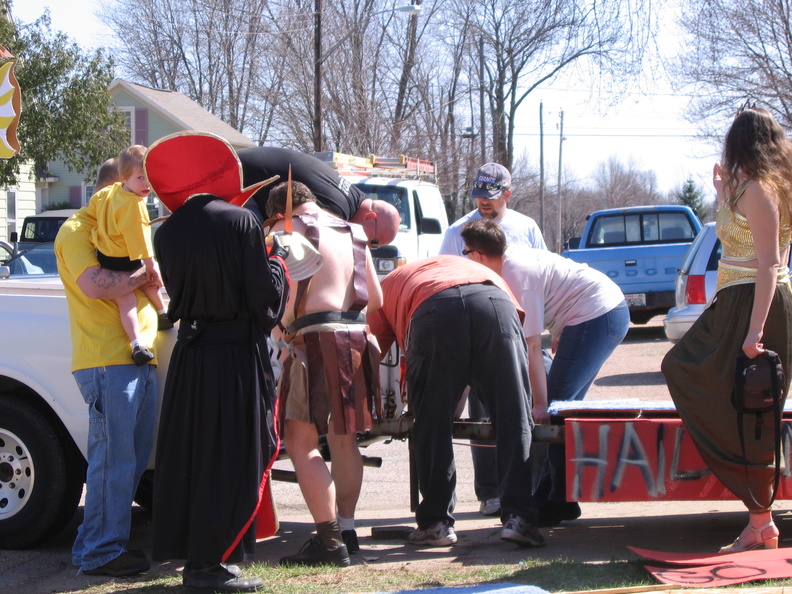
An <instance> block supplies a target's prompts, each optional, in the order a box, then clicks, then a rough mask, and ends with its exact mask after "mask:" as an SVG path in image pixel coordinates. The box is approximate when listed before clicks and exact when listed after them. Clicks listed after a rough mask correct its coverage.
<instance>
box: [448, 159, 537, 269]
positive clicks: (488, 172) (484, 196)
mask: <svg viewBox="0 0 792 594" xmlns="http://www.w3.org/2000/svg"><path fill="white" fill-rule="evenodd" d="M511 196H512V190H511V173H509V170H508V169H506V168H505V167H504V166H503V165H499V164H498V163H487V164H486V165H482V166H481V169H479V170H478V174H477V175H476V181H475V182H473V189H472V190H471V191H470V197H471V198H474V199H475V200H476V209H475V210H472V211H470V212H469V213H468V214H466V215H465V216H463V217H462V218H461V219H459V220H457V221H456V222H455V223H454V224H453V225H451V226H450V227H448V229H447V230H446V232H445V236H444V237H443V245H442V246H440V253H441V254H450V255H454V256H460V255H461V254H462V250H463V249H464V248H465V242H464V241H462V236H461V235H460V232H461V231H462V227H464V226H465V225H466V224H468V223H469V222H471V221H478V220H481V219H489V220H490V221H495V222H496V223H498V224H499V225H500V226H501V228H502V229H503V232H504V233H505V234H506V242H507V243H508V244H509V245H527V246H529V247H532V248H537V249H541V250H546V249H547V246H546V245H545V242H544V238H543V237H542V231H541V229H539V225H537V224H536V221H534V220H533V219H532V218H531V217H529V216H526V215H524V214H522V213H519V212H517V211H516V210H511V209H510V208H509V200H510V199H511Z"/></svg>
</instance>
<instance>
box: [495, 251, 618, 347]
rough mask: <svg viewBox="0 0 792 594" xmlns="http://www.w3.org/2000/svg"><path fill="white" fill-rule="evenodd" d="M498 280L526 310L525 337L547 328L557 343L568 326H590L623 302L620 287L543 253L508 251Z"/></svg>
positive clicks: (590, 270) (583, 266)
mask: <svg viewBox="0 0 792 594" xmlns="http://www.w3.org/2000/svg"><path fill="white" fill-rule="evenodd" d="M501 276H503V280H505V281H506V284H508V285H509V288H510V289H511V290H512V293H514V296H515V297H516V298H517V301H519V302H520V305H522V306H523V309H524V310H525V322H524V323H523V331H524V332H525V336H526V337H530V336H536V335H538V334H541V333H542V332H543V331H544V330H545V328H546V329H547V330H549V331H550V334H552V335H553V336H554V337H558V336H560V335H561V331H562V330H563V329H564V328H565V327H566V326H574V325H576V324H582V323H583V322H588V321H589V320H593V319H594V318H597V317H599V316H601V315H603V314H605V313H608V312H609V311H610V310H612V309H613V308H614V307H616V306H617V305H619V304H620V303H621V302H622V301H624V294H623V293H622V291H621V289H620V288H619V287H618V285H617V284H616V283H614V282H613V281H612V280H611V279H609V278H608V277H607V276H606V275H604V274H603V273H601V272H600V271H599V270H594V269H593V268H589V266H588V265H587V264H580V263H578V262H574V261H572V260H570V259H569V258H564V257H562V256H559V255H558V254H555V253H553V252H549V251H547V250H537V249H532V248H528V247H524V246H512V245H510V246H509V247H507V248H506V254H505V255H504V256H503V270H502V272H501Z"/></svg>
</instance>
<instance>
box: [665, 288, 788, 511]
mask: <svg viewBox="0 0 792 594" xmlns="http://www.w3.org/2000/svg"><path fill="white" fill-rule="evenodd" d="M754 289H755V285H754V284H743V285H733V286H731V287H726V288H725V289H723V290H721V291H719V292H718V294H717V295H716V297H715V300H714V301H713V303H712V305H710V307H709V308H707V309H706V310H705V311H704V313H703V314H702V315H701V317H700V318H699V319H698V320H697V321H696V323H695V324H693V326H692V327H691V329H690V330H688V332H687V333H686V334H685V335H684V336H683V337H682V339H681V340H680V341H679V342H678V343H677V344H676V345H675V346H674V347H673V348H672V349H671V350H670V351H669V352H668V354H666V356H665V358H664V359H663V363H662V371H663V375H665V379H666V383H667V384H668V390H669V392H670V393H671V398H672V399H673V400H674V404H675V405H676V408H677V411H678V412H679V416H680V418H681V419H682V422H683V423H684V425H685V429H686V431H687V432H688V434H689V435H690V437H691V438H692V439H693V442H694V443H695V444H696V447H697V448H698V451H699V453H700V454H701V457H702V458H703V459H704V462H705V463H706V464H707V466H708V467H709V469H710V470H711V471H712V472H713V474H714V475H715V476H716V477H718V479H719V480H720V481H721V482H722V483H723V484H724V485H725V486H726V487H727V488H728V489H729V490H730V491H731V492H732V493H734V495H735V496H736V497H738V498H739V499H741V500H742V501H743V503H745V505H746V507H747V508H748V509H749V510H750V511H763V510H766V509H768V508H769V501H770V494H771V491H772V486H773V479H774V476H775V466H774V464H775V446H774V437H775V431H774V429H773V427H774V424H775V418H774V414H773V413H772V412H770V413H765V414H764V419H763V420H764V428H763V429H762V431H761V438H760V439H758V440H757V439H755V435H754V433H755V432H754V429H755V426H756V415H751V414H748V415H745V416H744V418H743V424H744V435H745V456H743V452H742V448H741V447H740V439H739V433H738V429H737V412H736V411H735V410H734V407H733V406H732V404H731V394H732V390H733V389H734V374H735V364H736V360H737V354H738V353H739V352H740V351H741V349H742V344H743V341H744V340H745V335H746V334H747V332H748V326H749V323H750V317H751V307H752V305H753V298H754ZM791 322H792V291H790V285H789V284H788V283H784V284H778V285H776V292H775V297H774V298H773V302H772V305H771V306H770V312H769V314H768V316H767V321H766V322H765V326H764V336H763V337H762V343H763V344H764V347H765V348H766V349H769V350H771V351H775V352H776V353H778V356H779V357H780V359H781V362H782V364H783V366H784V372H785V374H786V378H787V385H786V386H784V399H786V393H787V389H788V386H789V380H790V378H791V377H792V359H790V357H792V344H791V341H792V332H790V323H791ZM746 465H747V473H746Z"/></svg>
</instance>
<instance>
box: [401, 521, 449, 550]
mask: <svg viewBox="0 0 792 594" xmlns="http://www.w3.org/2000/svg"><path fill="white" fill-rule="evenodd" d="M407 540H409V541H410V542H411V543H413V544H414V545H426V546H430V547H449V546H451V545H454V544H456V541H457V536H456V532H454V527H453V526H450V525H449V524H448V522H446V521H443V522H436V523H435V524H432V525H431V526H429V527H427V528H426V529H424V530H421V529H420V528H416V529H415V530H413V531H412V532H410V535H409V536H408V537H407Z"/></svg>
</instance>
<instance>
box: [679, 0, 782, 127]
mask: <svg viewBox="0 0 792 594" xmlns="http://www.w3.org/2000/svg"><path fill="white" fill-rule="evenodd" d="M790 10H792V9H790V4H789V3H788V2H778V1H765V0H747V1H746V2H736V1H734V0H691V1H690V2H688V3H686V4H684V5H683V11H682V14H681V16H680V18H679V21H678V22H679V26H680V28H681V29H682V31H684V32H685V33H687V35H688V40H687V41H688V42H687V43H683V44H682V47H684V48H687V51H685V52H683V53H682V54H681V56H680V58H679V61H678V64H677V69H676V72H677V74H679V75H680V77H681V80H683V81H685V82H687V83H691V84H693V85H694V87H695V92H694V96H695V97H696V100H695V101H694V102H693V104H692V106H691V111H690V118H691V120H692V121H699V122H702V121H703V125H702V128H703V130H704V131H706V132H709V133H712V131H713V129H718V135H720V133H721V132H722V130H720V128H722V125H721V124H722V123H723V121H724V119H726V118H730V117H731V116H733V114H734V112H735V110H736V109H737V107H738V106H739V105H740V104H741V103H743V102H744V101H746V100H748V101H750V102H755V103H757V104H759V105H761V106H763V107H766V108H767V109H768V110H769V111H771V112H772V113H773V114H774V115H775V117H776V118H777V119H778V121H779V122H780V123H781V124H782V125H783V126H785V127H787V128H792V14H791V13H790ZM716 126H717V128H716Z"/></svg>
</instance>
